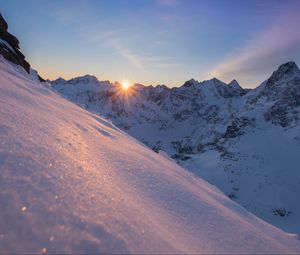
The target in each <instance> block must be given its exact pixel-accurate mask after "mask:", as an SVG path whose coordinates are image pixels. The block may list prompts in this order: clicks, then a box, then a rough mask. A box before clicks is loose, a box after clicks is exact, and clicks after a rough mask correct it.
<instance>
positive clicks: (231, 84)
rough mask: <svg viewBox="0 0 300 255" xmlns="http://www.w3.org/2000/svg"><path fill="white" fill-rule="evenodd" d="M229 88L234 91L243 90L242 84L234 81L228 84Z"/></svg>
mask: <svg viewBox="0 0 300 255" xmlns="http://www.w3.org/2000/svg"><path fill="white" fill-rule="evenodd" d="M228 86H230V87H232V88H234V89H241V86H240V84H239V83H238V82H237V81H236V80H235V79H234V80H232V81H231V82H229V83H228Z"/></svg>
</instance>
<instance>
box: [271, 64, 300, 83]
mask: <svg viewBox="0 0 300 255" xmlns="http://www.w3.org/2000/svg"><path fill="white" fill-rule="evenodd" d="M297 73H300V71H299V68H298V66H297V65H296V64H295V62H292V61H291V62H287V63H285V64H282V65H281V66H279V67H278V69H277V70H276V71H275V72H273V74H272V75H271V77H270V78H269V79H268V80H267V83H266V87H273V86H274V84H275V83H278V82H280V81H284V80H287V79H289V78H292V77H293V76H294V75H295V74H297Z"/></svg>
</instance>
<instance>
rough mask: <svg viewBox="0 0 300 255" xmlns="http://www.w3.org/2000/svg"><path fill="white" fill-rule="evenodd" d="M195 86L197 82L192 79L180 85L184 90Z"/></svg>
mask: <svg viewBox="0 0 300 255" xmlns="http://www.w3.org/2000/svg"><path fill="white" fill-rule="evenodd" d="M196 84H197V81H195V80H194V79H190V80H188V81H186V82H185V83H184V84H183V85H182V87H185V88H187V87H193V86H195V85H196Z"/></svg>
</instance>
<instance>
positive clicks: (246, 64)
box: [0, 0, 300, 88]
mask: <svg viewBox="0 0 300 255" xmlns="http://www.w3.org/2000/svg"><path fill="white" fill-rule="evenodd" d="M0 3H1V4H2V12H1V14H2V15H3V17H4V18H5V19H6V20H7V22H8V24H9V31H10V32H11V33H12V34H14V35H16V36H17V37H18V38H19V40H20V42H21V45H20V47H21V51H22V52H23V53H24V54H25V56H26V58H27V60H28V61H29V62H30V63H31V65H32V67H33V68H34V69H36V70H37V71H38V72H39V73H40V75H41V76H42V77H43V78H45V79H50V80H54V79H57V78H58V77H62V78H64V79H66V80H69V79H72V78H75V77H78V76H84V75H85V74H91V75H94V76H96V77H97V79H98V80H100V81H103V80H109V81H111V82H115V81H118V82H124V81H129V82H130V83H131V84H135V83H139V84H143V85H146V86H148V85H154V86H155V85H157V84H164V85H166V86H168V87H178V86H181V85H182V84H184V82H185V81H187V80H190V79H195V80H197V81H203V80H209V79H211V78H214V77H215V78H217V79H219V80H221V81H224V82H225V83H229V82H230V81H231V80H234V79H235V80H237V81H238V82H239V84H240V85H241V86H242V87H243V88H254V87H256V86H258V85H259V84H260V83H261V82H263V81H264V80H265V79H266V78H267V77H268V76H270V75H271V74H272V72H273V71H274V70H276V69H277V68H278V66H280V65H281V64H283V63H285V62H289V61H294V62H295V63H296V64H297V63H299V62H300V46H299V45H300V33H299V31H298V28H297V24H299V22H300V17H299V16H298V15H297V12H298V11H299V10H300V2H299V1H294V0H288V1H263V2H261V1H243V2H242V3H241V2H239V1H235V0H234V1H230V2H228V1H213V2H209V3H208V2H204V1H193V0H185V1H182V0H145V1H136V0H134V1H128V0H116V1H113V2H111V1H109V2H108V1H69V0H65V1H51V2H48V1H36V0H31V1H26V2H23V1H22V2H20V1H15V0H13V1H9V2H5V1H3V0H0ZM29 12H30V13H31V15H28V13H29ZM232 14H234V15H232ZM45 28H47V29H45Z"/></svg>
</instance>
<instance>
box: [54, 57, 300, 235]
mask: <svg viewBox="0 0 300 255" xmlns="http://www.w3.org/2000/svg"><path fill="white" fill-rule="evenodd" d="M51 85H52V88H54V89H55V90H56V91H58V92H59V93H60V94H61V95H63V96H64V97H65V98H67V99H69V100H71V101H72V102H75V103H76V104H78V105H80V106H82V107H83V108H85V109H87V110H89V111H91V112H93V113H96V114H99V115H101V116H103V117H105V118H106V119H108V120H110V121H111V122H112V123H113V124H114V125H116V126H118V127H119V128H120V129H122V130H124V131H125V132H127V133H128V134H130V135H132V136H133V137H135V138H136V139H138V140H139V141H141V142H143V143H144V144H145V145H147V146H149V147H150V148H152V149H153V150H154V151H156V152H158V153H163V154H165V155H168V157H170V158H171V159H173V160H174V161H176V162H177V163H178V164H180V165H181V166H183V167H184V168H186V169H188V170H190V171H192V172H193V173H194V174H196V175H198V176H200V177H202V178H204V179H205V180H207V181H208V182H210V183H212V184H213V185H216V186H217V187H218V188H220V189H221V190H222V191H223V192H224V193H225V194H227V195H228V196H229V197H230V198H232V199H234V200H235V201H237V202H239V203H240V204H241V205H243V206H244V207H245V208H247V209H248V210H249V211H251V212H252V213H254V214H256V215H257V216H259V217H261V218H263V219H264V220H266V221H268V222H270V223H271V224H274V225H276V226H278V227H280V228H282V229H283V230H285V231H288V232H296V233H300V207H299V203H298V198H297V194H299V193H300V171H299V170H300V169H299V166H300V158H299V153H300V126H299V110H300V108H299V106H300V71H299V69H298V67H297V65H296V64H295V63H294V62H288V63H285V64H283V65H281V66H279V68H278V69H277V70H275V71H274V72H273V74H271V75H270V77H269V78H267V79H266V80H265V81H264V82H262V83H261V84H260V85H259V86H257V87H256V88H255V89H243V88H242V87H241V86H240V85H239V84H238V82H237V81H236V80H233V81H232V82H230V83H229V84H226V83H224V82H222V81H220V80H218V79H216V78H213V79H211V80H207V81H203V82H198V81H195V80H194V79H191V80H189V81H187V82H185V83H184V84H183V85H182V86H181V87H174V88H169V87H167V86H164V85H158V86H143V85H141V84H135V85H133V86H132V87H131V88H130V89H129V90H128V91H124V90H122V88H121V85H120V84H119V83H117V82H116V83H110V82H109V81H98V79H97V78H96V77H95V76H91V75H85V76H82V77H77V78H73V79H71V80H68V81H66V80H64V79H62V78H59V79H57V80H54V81H52V82H51Z"/></svg>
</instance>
